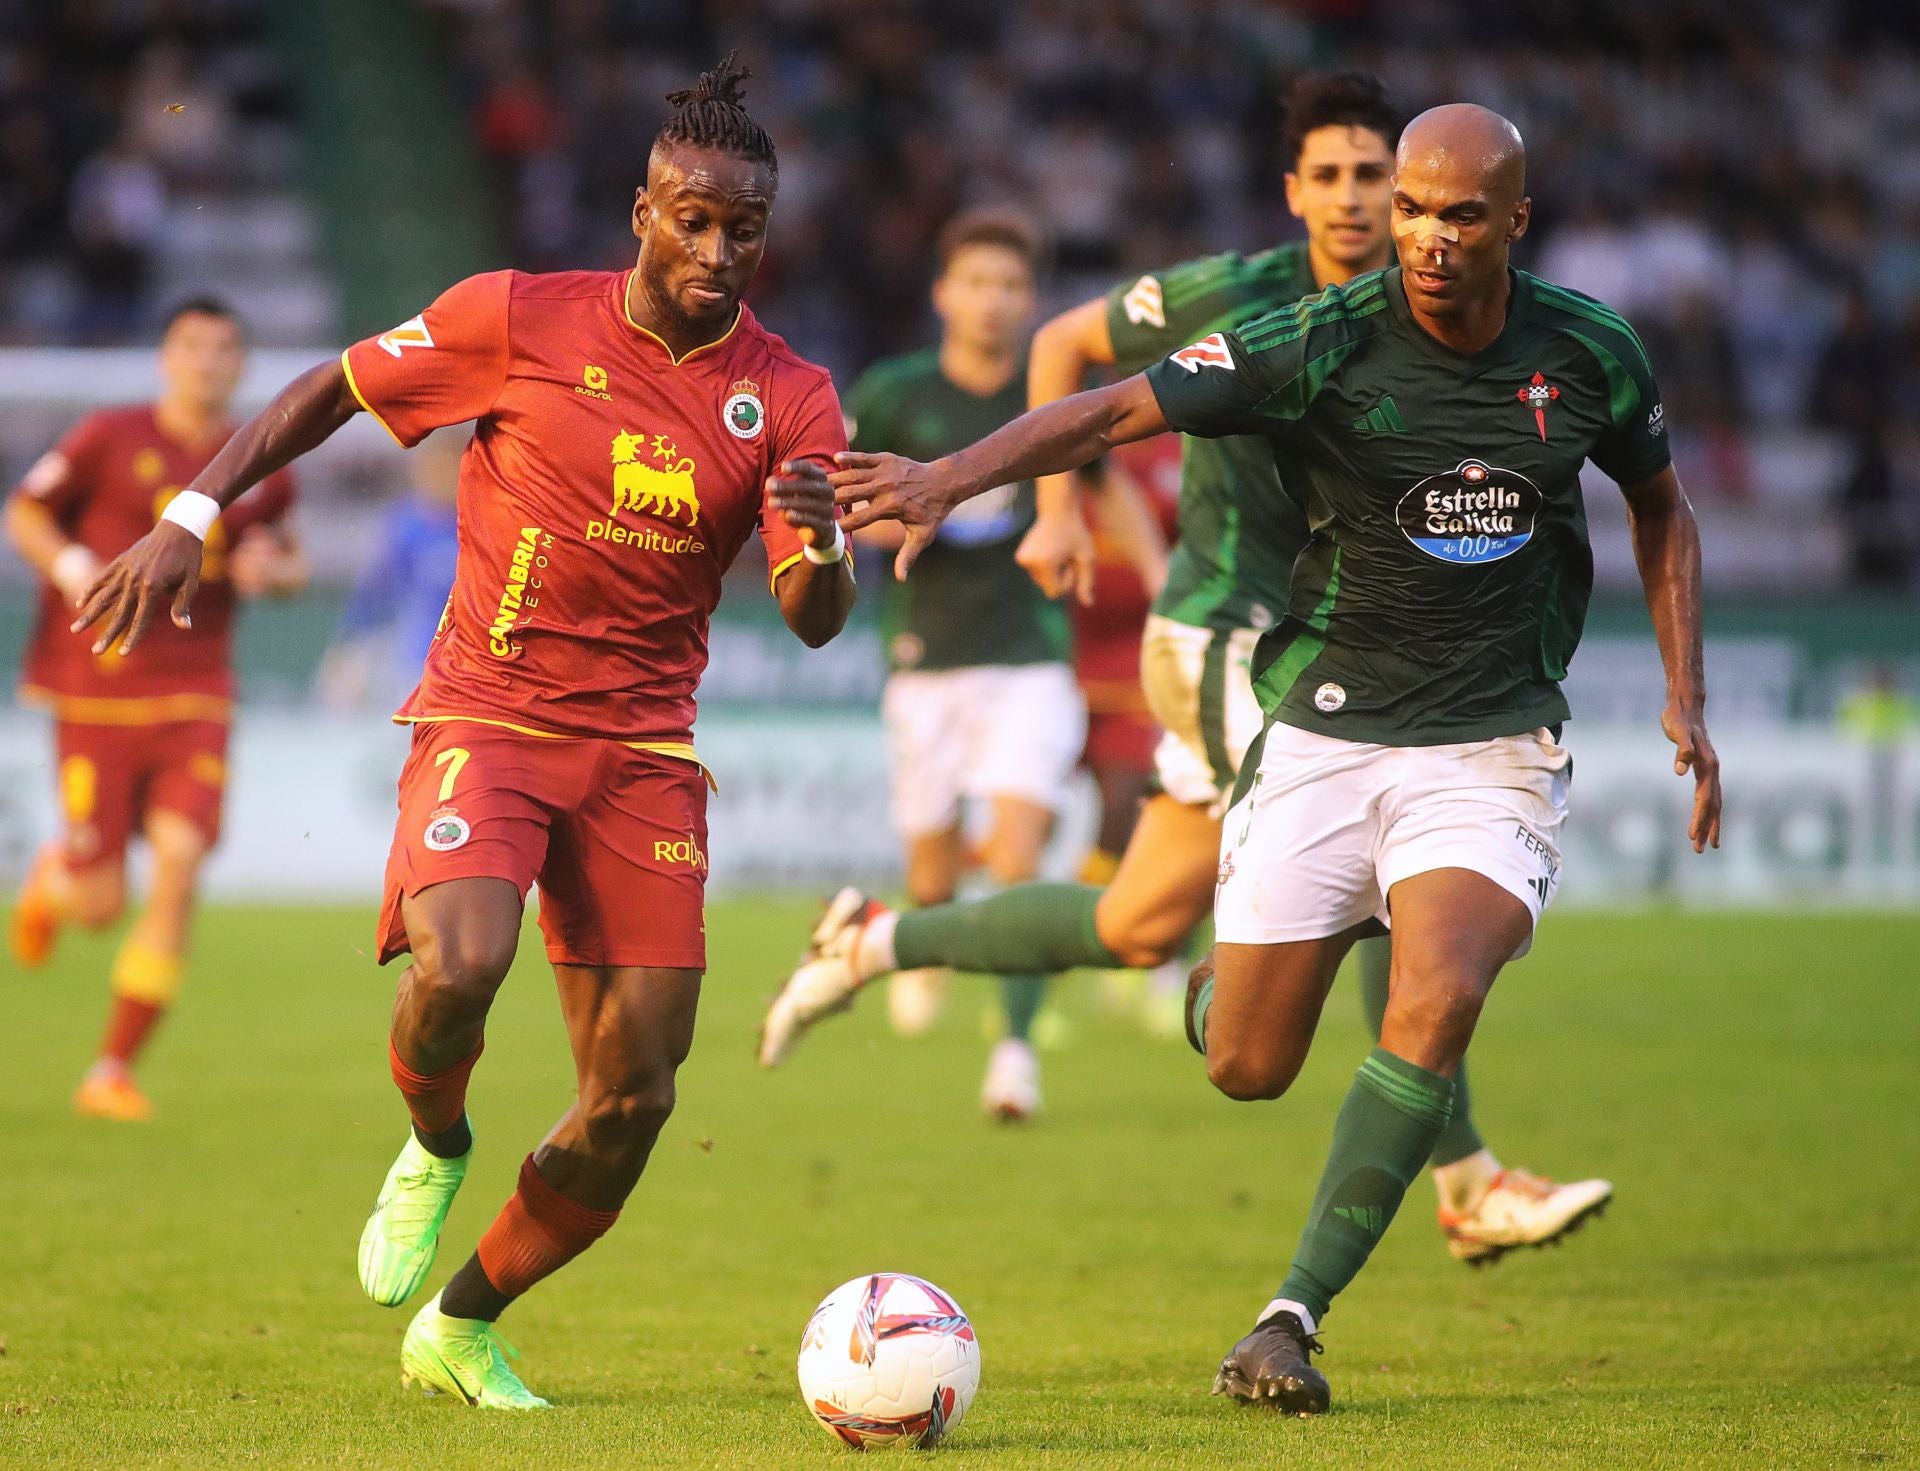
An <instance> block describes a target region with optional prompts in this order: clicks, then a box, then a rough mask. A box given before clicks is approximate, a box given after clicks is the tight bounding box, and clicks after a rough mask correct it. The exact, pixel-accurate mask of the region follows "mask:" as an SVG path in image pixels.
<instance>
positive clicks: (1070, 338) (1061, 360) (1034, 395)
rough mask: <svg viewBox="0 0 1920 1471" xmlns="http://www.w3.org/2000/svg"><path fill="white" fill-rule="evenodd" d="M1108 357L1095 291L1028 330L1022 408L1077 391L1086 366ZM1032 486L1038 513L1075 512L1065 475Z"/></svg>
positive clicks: (1102, 309)
mask: <svg viewBox="0 0 1920 1471" xmlns="http://www.w3.org/2000/svg"><path fill="white" fill-rule="evenodd" d="M1112 361H1113V333H1112V332H1111V330H1110V329H1109V328H1108V326H1107V301H1106V298H1105V297H1103V296H1096V297H1094V298H1093V300H1091V301H1083V302H1081V303H1080V305H1078V306H1076V307H1073V308H1071V309H1070V310H1067V311H1064V312H1062V313H1060V315H1059V316H1057V317H1054V318H1052V319H1051V320H1050V321H1048V322H1046V323H1045V324H1044V325H1043V326H1042V327H1041V328H1040V330H1039V331H1038V332H1036V333H1034V334H1033V345H1032V346H1031V347H1030V348H1029V349H1028V350H1027V407H1028V408H1034V409H1037V408H1039V407H1041V406H1042V405H1044V404H1050V403H1055V402H1058V401H1059V400H1060V399H1063V398H1067V397H1070V396H1071V395H1073V394H1075V393H1078V392H1079V391H1080V390H1081V389H1082V388H1084V387H1085V386H1086V381H1087V372H1088V370H1089V369H1091V368H1095V367H1104V366H1106V365H1107V364H1109V363H1111V362H1112ZM1034 490H1035V503H1036V509H1037V511H1038V514H1039V515H1040V516H1042V517H1046V516H1057V515H1062V514H1072V515H1074V516H1078V515H1079V506H1078V505H1077V504H1076V502H1075V499H1074V484H1073V478H1072V477H1071V476H1070V475H1045V476H1042V477H1041V478H1040V479H1039V480H1038V481H1036V482H1035V486H1034Z"/></svg>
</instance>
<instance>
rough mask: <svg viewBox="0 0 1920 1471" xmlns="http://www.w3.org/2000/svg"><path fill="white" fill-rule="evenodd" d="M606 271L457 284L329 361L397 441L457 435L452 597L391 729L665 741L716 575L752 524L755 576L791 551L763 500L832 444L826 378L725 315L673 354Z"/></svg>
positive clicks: (700, 642)
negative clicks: (479, 723)
mask: <svg viewBox="0 0 1920 1471" xmlns="http://www.w3.org/2000/svg"><path fill="white" fill-rule="evenodd" d="M628 274H629V273H628V272H625V271H617V272H609V271H566V272H560V273H556V274H553V275H528V274H525V273H523V272H519V271H496V272H493V273H491V274H488V275H484V276H473V277H469V278H468V279H467V280H465V281H462V282H460V283H458V284H457V285H455V286H453V287H451V288H450V289H449V290H447V291H446V292H445V293H444V294H443V295H442V296H441V297H440V299H439V300H438V301H436V302H434V304H433V305H432V306H430V307H428V308H427V309H426V311H425V312H423V313H421V315H419V316H417V317H415V318H414V319H413V320H412V321H410V322H406V323H404V324H402V325H401V326H398V327H395V328H394V329H393V330H392V331H390V332H385V333H382V334H381V335H380V336H378V337H371V338H368V339H367V340H366V341H364V342H359V343H356V344H354V345H353V346H352V347H350V348H348V349H347V351H346V353H345V354H344V356H343V359H342V361H343V362H344V363H345V364H346V369H347V376H348V379H349V381H350V382H351V383H352V385H353V391H354V394H355V395H356V396H357V397H358V398H359V400H360V402H361V404H362V405H363V406H364V407H365V408H366V409H367V410H368V411H369V412H370V413H372V414H374V415H375V416H376V417H377V418H378V419H379V420H380V421H381V422H382V423H383V424H385V425H386V426H387V428H388V429H389V430H390V431H391V432H392V434H393V436H394V437H395V438H396V439H398V440H399V441H400V442H401V443H402V444H407V445H411V444H415V443H417V442H418V441H419V440H420V439H421V438H422V437H423V436H425V435H426V434H427V433H429V432H430V431H432V430H434V429H436V428H439V427H440V426H441V425H444V424H457V423H461V422H463V421H465V420H468V419H477V420H478V421H479V423H478V425H477V426H476V430H475V434H474V437H473V442H472V443H471V444H470V445H469V446H468V447H467V450H466V453H465V455H464V457H463V458H462V459H461V462H460V491H459V528H460V529H459V543H460V552H459V564H458V570H457V571H456V572H455V575H454V581H453V596H452V597H451V599H449V601H448V604H447V612H446V616H445V617H444V618H443V619H442V620H441V625H440V632H439V634H438V635H437V636H436V637H435V639H434V643H433V647H432V649H431V650H430V651H429V653H428V655H427V662H426V669H425V671H424V673H423V674H422V676H421V680H420V684H419V687H418V688H416V689H415V690H414V692H413V694H412V695H410V696H409V697H408V699H407V701H406V703H405V704H403V705H402V706H401V707H400V710H399V712H398V713H397V714H396V715H395V716H394V718H395V719H396V720H400V721H427V720H444V719H478V720H488V721H492V722H494V723H496V724H501V725H508V726H511V727H514V728H516V729H520V730H527V731H532V732H534V733H536V734H541V735H567V736H606V737H611V738H613V739H616V740H621V741H627V742H630V743H633V744H635V745H652V746H675V745H679V744H682V743H684V742H686V741H688V740H689V739H690V738H691V736H692V731H693V717H694V689H695V687H696V686H697V685H698V684H699V682H700V675H701V673H702V671H704V670H705V668H706V664H707V624H708V620H709V618H710V617H711V616H712V613H713V609H714V606H715V604H717V603H718V602H719V601H720V579H721V575H722V574H723V573H724V572H725V571H726V569H727V567H728V565H729V564H730V563H731V562H732V561H733V559H734V558H735V556H737V555H738V554H739V552H740V548H741V547H742V546H743V545H745V543H746V540H747V537H748V535H749V534H750V533H751V532H752V531H753V529H754V527H755V525H756V524H757V525H758V526H759V528H760V533H761V537H762V539H763V540H764V541H765V542H766V546H767V558H768V564H769V567H770V569H771V573H772V575H773V576H774V577H778V576H779V574H780V573H781V572H782V571H783V570H784V569H785V568H786V567H787V566H788V565H789V564H790V563H792V562H793V561H794V560H795V559H796V558H798V557H799V555H800V540H799V537H798V535H797V534H796V533H795V532H794V531H793V529H792V528H791V527H789V526H788V525H787V524H786V521H785V520H784V518H782V517H781V516H780V515H779V513H778V512H776V511H774V510H772V509H771V508H770V507H769V506H768V505H767V504H766V498H765V494H764V487H765V484H766V479H767V476H768V475H770V474H771V473H772V472H773V469H774V467H775V466H776V465H777V464H779V463H780V462H781V461H783V460H801V459H811V460H816V461H821V462H823V463H829V464H830V463H831V461H832V457H833V455H834V454H835V453H836V452H837V451H839V450H842V449H844V448H846V443H847V440H846V431H845V429H844V428H843V427H842V424H841V419H840V404H839V400H838V399H837V398H836V397H835V395H834V391H833V383H832V380H831V379H830V378H829V377H828V376H827V372H826V370H825V369H824V368H819V367H816V366H815V365H814V364H812V363H809V362H807V361H805V360H804V359H803V358H800V357H799V356H797V355H796V354H795V353H793V352H792V351H791V350H790V349H789V348H788V347H787V345H786V344H785V343H784V342H782V341H781V340H780V339H779V338H778V337H776V336H774V335H773V334H772V333H771V332H768V331H767V330H766V329H765V328H763V327H762V326H761V325H760V324H759V323H758V322H757V321H755V320H754V316H753V313H752V312H750V311H749V310H747V308H746V307H744V306H742V307H741V309H740V315H739V318H738V320H737V321H736V322H735V323H734V326H733V329H732V330H731V331H730V332H728V333H727V335H726V336H725V337H723V338H721V339H720V340H719V341H717V342H714V343H710V344H708V345H707V346H705V347H701V348H696V349H695V350H694V351H692V352H690V353H688V354H687V355H686V356H685V357H683V358H679V359H676V358H675V357H674V356H673V354H672V353H671V352H670V351H669V350H668V349H667V346H666V344H665V343H664V342H662V341H661V340H660V339H659V338H658V337H656V336H654V335H653V334H652V333H651V332H648V331H646V330H645V329H644V328H641V327H638V326H636V325H634V323H633V322H632V320H631V319H630V318H629V317H628V315H627V310H626V287H627V276H628Z"/></svg>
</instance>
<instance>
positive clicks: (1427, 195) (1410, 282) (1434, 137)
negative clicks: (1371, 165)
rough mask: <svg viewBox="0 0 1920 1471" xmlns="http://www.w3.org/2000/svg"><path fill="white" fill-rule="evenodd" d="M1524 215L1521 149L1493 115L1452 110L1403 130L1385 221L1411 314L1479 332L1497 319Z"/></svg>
mask: <svg viewBox="0 0 1920 1471" xmlns="http://www.w3.org/2000/svg"><path fill="white" fill-rule="evenodd" d="M1531 215H1532V202H1531V201H1530V200H1529V199H1528V198H1527V148H1526V145H1525V144H1524V143H1522V142H1521V141H1520V130H1519V129H1518V128H1516V127H1514V125H1513V124H1512V123H1510V122H1508V121H1507V120H1506V119H1505V118H1503V117H1501V116H1500V114H1499V113H1497V112H1490V111H1489V110H1488V109H1486V108H1484V107H1476V106H1475V105H1474V104H1472V103H1470V102H1454V103H1449V104H1448V105H1446V106H1445V107H1435V108H1430V109H1429V110H1428V111H1426V112H1423V113H1421V114H1420V116H1418V117H1417V118H1415V119H1414V120H1413V121H1412V122H1410V123H1408V124H1407V128H1406V131H1405V132H1403V133H1402V134H1401V135H1400V146H1399V148H1398V149H1396V150H1395V153H1394V168H1393V205H1392V212H1391V215H1390V217H1389V218H1390V220H1391V222H1392V227H1393V237H1394V247H1395V249H1396V250H1397V251H1398V253H1399V256H1400V268H1401V279H1402V282H1403V284H1404V286H1405V290H1406V293H1407V302H1408V304H1409V305H1410V306H1412V307H1413V309H1414V310H1415V312H1416V313H1417V314H1419V315H1421V316H1422V317H1424V318H1427V319H1429V320H1430V321H1439V320H1441V319H1447V318H1456V319H1457V318H1466V317H1470V318H1475V319H1478V320H1481V321H1483V322H1484V321H1488V320H1492V319H1493V317H1494V316H1496V315H1501V314H1504V312H1505V302H1506V293H1507V250H1508V247H1509V246H1511V245H1512V244H1513V242H1514V241H1516V240H1518V239H1519V238H1520V237H1521V236H1522V235H1524V234H1526V233H1527V222H1528V220H1529V218H1530V217H1531ZM1469 335H1471V334H1469Z"/></svg>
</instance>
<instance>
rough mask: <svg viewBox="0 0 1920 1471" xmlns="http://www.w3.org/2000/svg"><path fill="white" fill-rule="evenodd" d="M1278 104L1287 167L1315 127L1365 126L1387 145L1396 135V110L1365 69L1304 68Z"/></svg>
mask: <svg viewBox="0 0 1920 1471" xmlns="http://www.w3.org/2000/svg"><path fill="white" fill-rule="evenodd" d="M1281 106H1282V108H1283V109H1284V110H1285V113H1286V123H1285V125H1284V126H1283V127H1282V128H1281V130H1280V156H1281V158H1283V159H1284V160H1285V161H1286V165H1287V167H1288V168H1289V169H1291V168H1292V167H1293V166H1294V165H1295V164H1296V163H1298V162H1299V161H1300V150H1301V148H1302V147H1303V146H1305V144H1306V141H1307V134H1309V133H1311V132H1312V131H1314V129H1316V128H1365V129H1367V130H1368V131H1369V132H1374V133H1378V134H1379V135H1380V136H1381V137H1382V138H1384V139H1385V140H1386V144H1387V147H1388V148H1392V147H1393V145H1394V144H1395V143H1396V142H1398V141H1399V138H1400V127H1401V119H1400V114H1399V113H1398V112H1397V111H1395V110H1394V106H1393V104H1392V103H1391V102H1389V101H1388V100H1387V89H1386V88H1385V87H1384V86H1383V85H1382V84H1381V81H1380V79H1379V78H1378V77H1376V76H1373V75H1371V74H1369V73H1367V72H1308V73H1306V74H1305V75H1304V76H1301V77H1299V78H1297V79H1296V80H1295V81H1294V84H1293V85H1292V86H1291V87H1289V88H1288V89H1287V96H1286V100H1285V101H1284V102H1283V103H1282V104H1281Z"/></svg>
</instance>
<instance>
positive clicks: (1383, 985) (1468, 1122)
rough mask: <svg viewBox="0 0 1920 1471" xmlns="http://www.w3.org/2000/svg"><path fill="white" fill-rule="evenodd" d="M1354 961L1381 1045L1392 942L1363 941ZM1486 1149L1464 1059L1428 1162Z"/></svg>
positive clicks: (1364, 1005) (1452, 1160)
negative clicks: (1476, 1124) (1476, 1122)
mask: <svg viewBox="0 0 1920 1471" xmlns="http://www.w3.org/2000/svg"><path fill="white" fill-rule="evenodd" d="M1353 958H1354V962H1355V964H1356V965H1357V966H1358V967H1359V970H1360V1005H1361V1007H1362V1009H1363V1010H1365V1012H1366V1014H1367V1025H1368V1026H1369V1027H1371V1028H1372V1029H1373V1040H1374V1041H1376V1042H1378V1041H1379V1040H1380V1023H1381V1022H1382V1021H1383V1020H1384V1019H1385V1018H1386V1015H1387V975H1388V972H1389V971H1391V970H1392V968H1393V942H1392V941H1391V940H1390V939H1388V938H1387V937H1386V936H1384V935H1383V936H1381V937H1380V938H1379V939H1377V940H1362V941H1361V942H1360V943H1359V944H1358V945H1355V946H1354V947H1353ZM1486 1147H1487V1141H1486V1140H1484V1139H1482V1138H1481V1137H1480V1131H1479V1130H1478V1129H1476V1128H1475V1127H1474V1125H1473V1106H1472V1103H1471V1101H1470V1098H1469V1095H1468V1092H1467V1064H1466V1060H1465V1059H1464V1058H1463V1059H1462V1060H1461V1063H1460V1069H1459V1071H1458V1072H1456V1073H1455V1074H1454V1075H1453V1116H1452V1117H1451V1118H1449V1119H1448V1120H1447V1126H1446V1128H1444V1129H1442V1130H1441V1131H1440V1137H1439V1138H1438V1139H1436V1140H1435V1141H1434V1145H1433V1158H1432V1159H1430V1160H1429V1161H1428V1163H1429V1164H1434V1165H1450V1164H1453V1163H1455V1162H1456V1161H1458V1160H1463V1159H1465V1158H1466V1157H1467V1156H1468V1155H1470V1154H1478V1153H1479V1152H1480V1151H1481V1150H1483V1149H1485V1148H1486Z"/></svg>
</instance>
